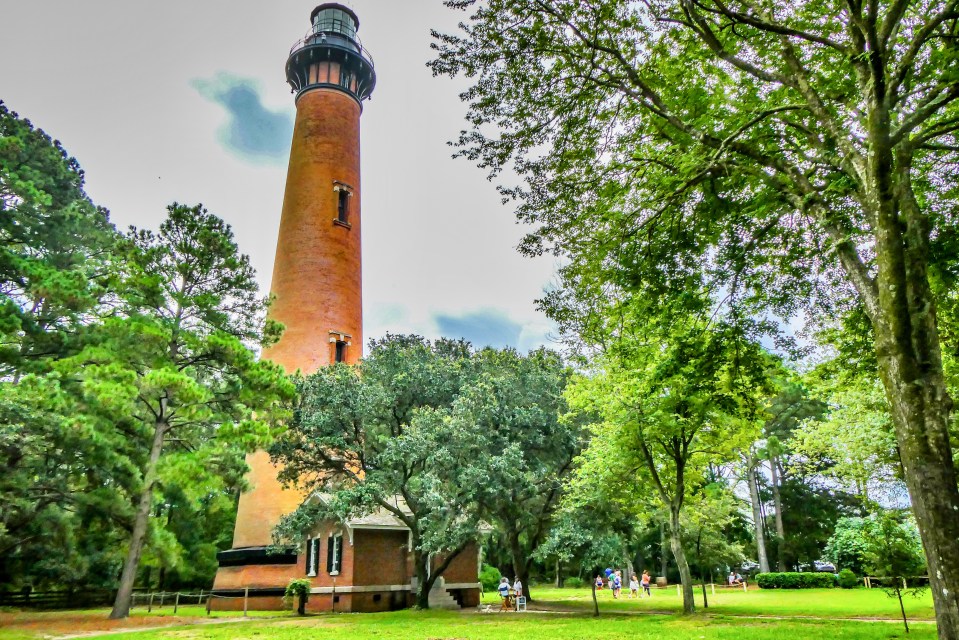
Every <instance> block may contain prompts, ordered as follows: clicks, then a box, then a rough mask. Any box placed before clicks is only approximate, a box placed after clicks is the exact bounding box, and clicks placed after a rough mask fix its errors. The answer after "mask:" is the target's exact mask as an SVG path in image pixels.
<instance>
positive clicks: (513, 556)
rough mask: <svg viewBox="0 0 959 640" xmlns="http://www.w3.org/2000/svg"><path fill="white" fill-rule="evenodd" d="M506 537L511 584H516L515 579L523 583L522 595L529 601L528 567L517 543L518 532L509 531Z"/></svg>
mask: <svg viewBox="0 0 959 640" xmlns="http://www.w3.org/2000/svg"><path fill="white" fill-rule="evenodd" d="M508 535H509V556H510V560H511V561H512V562H513V582H516V578H519V580H520V582H522V583H523V595H524V596H526V598H527V599H529V566H528V564H527V562H526V555H525V554H524V553H523V546H522V545H521V544H520V543H519V531H515V530H514V531H510V532H509V534H508ZM517 595H519V594H517Z"/></svg>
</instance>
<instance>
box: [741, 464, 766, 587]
mask: <svg viewBox="0 0 959 640" xmlns="http://www.w3.org/2000/svg"><path fill="white" fill-rule="evenodd" d="M746 481H747V482H748V483H749V500H750V502H752V504H753V521H754V522H755V524H756V552H757V553H758V554H759V571H761V572H762V573H769V558H768V557H766V534H765V532H764V531H763V514H762V506H761V505H760V504H759V486H758V484H757V480H756V459H755V458H754V457H753V456H752V455H750V456H749V460H748V461H747V463H746Z"/></svg>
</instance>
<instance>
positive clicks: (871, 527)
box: [864, 511, 925, 633]
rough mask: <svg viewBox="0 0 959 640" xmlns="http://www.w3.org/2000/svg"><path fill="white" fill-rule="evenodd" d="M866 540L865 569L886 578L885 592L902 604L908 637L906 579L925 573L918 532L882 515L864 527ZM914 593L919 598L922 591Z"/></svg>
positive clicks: (916, 590) (918, 588)
mask: <svg viewBox="0 0 959 640" xmlns="http://www.w3.org/2000/svg"><path fill="white" fill-rule="evenodd" d="M864 537H865V541H866V551H865V554H864V555H865V561H866V569H867V570H868V571H869V573H871V574H873V575H875V576H879V577H882V578H886V582H885V583H884V584H883V588H884V589H885V590H886V593H887V594H888V595H890V596H894V597H895V598H896V599H898V600H899V611H900V613H902V624H903V626H904V627H905V628H906V633H909V622H908V621H907V620H906V608H905V607H904V606H903V604H902V594H903V592H904V591H906V590H907V588H908V587H907V583H906V579H907V578H910V577H915V576H916V575H918V574H920V573H922V571H923V570H925V563H924V562H923V558H922V548H921V542H920V540H919V535H918V531H916V530H915V528H913V527H910V526H908V525H907V524H906V523H903V522H902V521H901V519H900V518H899V517H897V514H895V513H890V512H886V511H883V512H880V513H879V514H877V515H876V516H875V517H874V518H872V520H871V521H870V522H869V523H868V526H867V527H865V530H864ZM912 591H913V595H918V594H919V593H921V591H922V587H916V588H914V589H913V590H912Z"/></svg>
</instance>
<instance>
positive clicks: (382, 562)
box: [353, 529, 410, 585]
mask: <svg viewBox="0 0 959 640" xmlns="http://www.w3.org/2000/svg"><path fill="white" fill-rule="evenodd" d="M408 542H409V534H408V533H407V532H406V531H388V530H373V529H358V530H356V532H355V533H354V542H353V553H354V557H355V558H356V560H355V562H354V565H353V584H356V585H376V584H409V582H410V575H409V574H408V573H407V571H406V556H407V554H408V550H407V544H408Z"/></svg>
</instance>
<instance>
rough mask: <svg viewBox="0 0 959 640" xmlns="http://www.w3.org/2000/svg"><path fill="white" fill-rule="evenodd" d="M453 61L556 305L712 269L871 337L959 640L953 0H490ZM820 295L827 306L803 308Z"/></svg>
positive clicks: (464, 138) (756, 299) (683, 279)
mask: <svg viewBox="0 0 959 640" xmlns="http://www.w3.org/2000/svg"><path fill="white" fill-rule="evenodd" d="M447 4H448V5H449V6H451V7H454V8H458V9H466V8H473V9H474V13H473V14H472V16H471V17H470V19H469V20H468V21H465V22H464V23H463V24H462V26H461V33H460V34H435V35H436V38H437V42H436V44H435V47H436V49H437V58H436V59H435V60H434V61H433V62H432V63H431V65H432V68H433V71H434V73H436V74H447V75H456V74H463V75H466V76H468V77H470V78H473V83H472V86H471V87H470V88H469V89H467V90H466V91H465V92H464V93H463V99H464V100H465V101H467V102H468V103H469V111H468V115H467V120H468V121H469V124H470V130H468V131H465V132H463V134H462V135H461V137H460V147H461V153H462V154H463V155H465V156H466V157H468V158H470V159H472V160H475V161H476V162H478V163H479V164H480V165H481V166H482V167H484V168H486V169H488V170H489V171H490V172H491V174H492V175H493V176H496V175H499V174H500V172H501V171H502V169H503V168H505V167H507V166H511V167H512V168H513V169H515V171H516V172H517V174H518V176H519V177H520V179H521V180H522V181H523V184H521V185H520V186H509V185H506V186H505V187H504V188H505V191H504V195H505V196H506V197H507V198H513V199H516V200H518V201H519V210H518V216H519V218H520V219H521V220H524V221H527V222H530V223H533V224H535V226H536V230H535V231H534V232H533V233H532V234H530V236H529V238H528V239H527V240H526V241H525V242H524V243H523V244H522V245H521V246H522V249H523V250H524V251H526V252H527V253H530V254H538V253H542V252H544V251H553V252H555V253H557V254H561V255H563V256H564V257H565V258H566V262H565V264H566V266H565V267H564V268H563V271H562V273H561V286H560V288H559V290H558V293H557V294H556V295H555V296H553V298H552V299H550V298H547V301H546V306H547V308H550V309H552V315H553V317H554V318H557V319H558V320H559V321H560V323H561V324H562V323H563V322H566V323H567V324H568V325H571V324H577V325H583V324H584V323H587V322H588V321H589V319H588V318H586V317H584V316H583V315H581V314H579V313H577V311H576V309H577V306H576V305H575V304H570V305H562V304H560V305H554V304H552V303H553V302H554V301H557V300H558V301H559V302H562V301H563V298H564V296H565V297H566V298H570V297H571V298H572V299H573V300H574V301H575V300H581V299H582V298H584V297H589V296H591V295H595V294H596V293H597V292H605V293H606V294H607V295H612V296H613V297H615V296H616V295H617V293H618V292H619V291H622V290H624V289H629V288H631V287H633V286H634V285H635V284H636V283H639V282H642V283H649V282H653V283H656V284H657V285H662V286H660V287H659V289H658V291H659V295H660V296H661V297H662V299H669V298H675V297H676V296H682V295H684V291H685V290H686V288H687V285H688V281H689V279H691V278H692V279H693V280H696V281H700V280H704V281H705V282H706V286H707V287H708V289H709V290H711V291H714V292H716V295H717V296H718V297H719V298H721V299H722V300H723V302H724V304H726V305H727V306H730V307H735V308H736V309H738V310H739V313H741V314H743V315H752V316H754V317H761V318H769V313H775V314H778V315H779V317H782V318H791V317H793V316H795V315H796V314H797V313H798V311H799V310H800V309H801V307H803V306H806V307H807V308H808V309H810V311H812V312H813V313H814V314H823V313H826V314H835V313H837V312H840V311H842V310H846V309H850V308H852V307H857V308H859V309H860V310H861V313H862V314H863V316H864V317H865V318H866V319H867V322H868V324H869V326H870V329H871V335H872V341H871V342H872V348H873V349H874V351H875V354H876V357H877V362H878V368H879V374H880V379H881V380H882V384H883V388H884V391H885V394H886V398H887V400H888V402H889V406H890V412H891V415H892V420H893V424H894V425H895V431H896V439H897V442H898V445H899V450H900V453H901V456H902V460H903V466H904V469H905V478H906V482H907V484H908V486H909V490H910V495H911V498H912V505H913V510H914V512H915V514H916V519H917V522H918V524H919V530H920V532H921V534H922V538H923V544H924V548H925V550H926V555H927V559H928V561H929V571H930V575H931V576H933V578H932V580H933V582H932V585H933V598H934V602H935V607H936V615H937V621H938V629H939V635H940V638H943V639H947V638H948V639H949V640H956V639H957V638H959V600H957V598H956V596H955V594H957V593H959V486H957V474H956V468H955V464H954V460H953V452H952V448H953V447H952V443H953V440H952V436H951V435H950V412H951V409H952V400H951V398H950V396H949V393H948V390H947V387H946V381H945V377H944V371H943V361H942V355H941V351H942V349H941V345H940V337H939V331H938V326H937V303H938V302H939V301H940V299H941V297H942V296H941V295H940V296H937V289H935V288H934V287H933V284H932V283H931V281H930V273H939V272H940V271H942V272H946V271H948V270H949V269H950V268H951V267H950V266H949V265H953V264H955V262H956V246H957V245H956V243H955V242H953V241H952V239H953V238H954V237H955V227H956V222H955V204H956V194H957V191H956V186H957V185H956V174H955V172H954V171H952V170H951V169H950V167H951V165H952V164H954V163H955V162H956V161H957V159H959V156H957V154H959V144H957V139H956V134H957V130H959V102H957V99H959V82H957V81H956V80H957V70H959V53H957V51H959V50H957V49H956V48H955V47H954V46H953V41H954V37H955V21H956V19H957V17H959V6H957V4H956V3H955V2H954V0H928V1H921V0H889V1H885V2H879V1H876V2H871V3H863V2H856V1H849V2H840V1H838V0H832V1H827V2H820V3H794V4H790V5H788V6H783V5H782V4H781V3H771V2H762V1H760V2H754V1H750V0H737V1H734V2H721V1H719V0H681V1H679V2H666V1H660V0H651V1H649V2H642V3H634V2H628V1H627V0H591V1H588V2H581V1H579V0H520V1H513V0H510V1H506V0H490V1H489V2H484V3H482V4H479V3H477V2H475V0H451V1H449V2H447ZM807 301H810V302H809V303H808V304H807Z"/></svg>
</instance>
